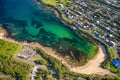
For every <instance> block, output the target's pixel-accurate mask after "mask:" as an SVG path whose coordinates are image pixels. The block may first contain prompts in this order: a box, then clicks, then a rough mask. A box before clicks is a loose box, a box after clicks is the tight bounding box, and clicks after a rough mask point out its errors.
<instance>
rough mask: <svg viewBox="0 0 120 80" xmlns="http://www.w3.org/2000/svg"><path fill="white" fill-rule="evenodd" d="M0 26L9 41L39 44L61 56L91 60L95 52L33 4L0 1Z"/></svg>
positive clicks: (31, 0) (23, 0) (27, 0)
mask: <svg viewBox="0 0 120 80" xmlns="http://www.w3.org/2000/svg"><path fill="white" fill-rule="evenodd" d="M0 23H2V24H4V27H5V28H6V29H7V30H8V32H9V36H10V37H13V38H15V39H16V40H20V41H22V40H28V41H35V42H39V43H40V44H43V45H45V46H50V47H52V48H53V49H55V50H56V51H58V52H61V53H63V55H66V54H70V56H72V55H74V56H75V57H78V56H80V55H81V54H82V55H87V56H91V55H93V54H94V53H95V51H96V47H95V46H94V45H93V44H92V43H90V42H88V41H87V40H85V39H84V38H83V37H78V36H77V35H76V34H74V32H73V31H71V30H70V29H68V28H67V27H65V26H64V25H63V24H61V23H60V21H58V20H57V19H56V18H55V16H54V15H53V13H52V12H50V11H49V10H47V9H45V8H44V7H43V6H41V5H38V4H36V3H35V2H34V0H0ZM72 57H73V56H72Z"/></svg>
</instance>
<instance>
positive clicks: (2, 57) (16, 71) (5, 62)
mask: <svg viewBox="0 0 120 80" xmlns="http://www.w3.org/2000/svg"><path fill="white" fill-rule="evenodd" d="M21 48H22V47H21V46H20V45H18V44H15V43H11V42H7V41H5V40H1V39H0V72H1V73H3V74H5V75H9V76H11V77H12V78H15V79H17V80H26V79H27V77H28V74H29V71H30V65H28V64H26V63H23V62H18V61H16V60H15V59H14V58H12V56H13V55H14V54H15V53H16V52H18V51H19V50H20V49H21ZM3 80H7V79H6V78H3ZM9 80H10V79H9Z"/></svg>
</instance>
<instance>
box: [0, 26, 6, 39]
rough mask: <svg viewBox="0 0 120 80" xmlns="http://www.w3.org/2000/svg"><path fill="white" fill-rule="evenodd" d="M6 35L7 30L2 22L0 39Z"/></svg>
mask: <svg viewBox="0 0 120 80" xmlns="http://www.w3.org/2000/svg"><path fill="white" fill-rule="evenodd" d="M5 35H6V30H5V29H4V28H3V25H2V24H0V39H3V38H4V36H5Z"/></svg>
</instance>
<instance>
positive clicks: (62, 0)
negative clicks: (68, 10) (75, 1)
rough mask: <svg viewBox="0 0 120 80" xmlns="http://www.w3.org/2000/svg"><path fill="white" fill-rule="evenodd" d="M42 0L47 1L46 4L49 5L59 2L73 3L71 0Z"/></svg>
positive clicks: (41, 0) (42, 0)
mask: <svg viewBox="0 0 120 80" xmlns="http://www.w3.org/2000/svg"><path fill="white" fill-rule="evenodd" d="M39 1H40V2H43V3H45V4H46V5H49V6H57V5H58V4H60V3H61V4H64V5H71V4H72V3H71V1H70V0H39Z"/></svg>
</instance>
